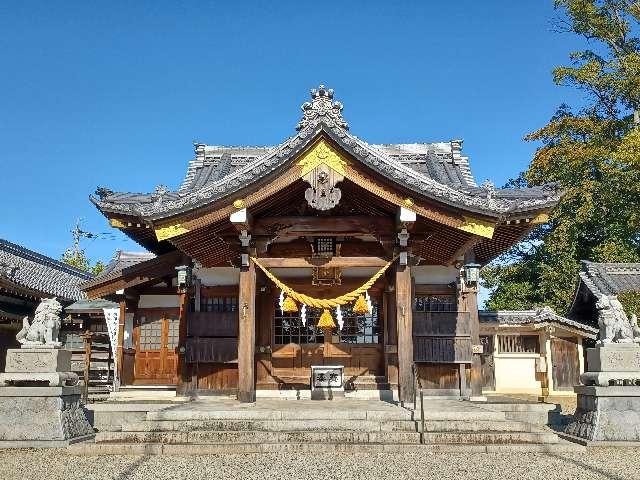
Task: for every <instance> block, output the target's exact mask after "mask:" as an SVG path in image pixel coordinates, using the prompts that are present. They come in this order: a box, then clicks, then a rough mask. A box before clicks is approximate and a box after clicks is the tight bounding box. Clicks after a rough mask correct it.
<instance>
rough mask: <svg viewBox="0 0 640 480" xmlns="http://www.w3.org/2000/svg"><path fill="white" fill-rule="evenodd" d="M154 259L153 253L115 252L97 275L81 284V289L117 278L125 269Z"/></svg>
mask: <svg viewBox="0 0 640 480" xmlns="http://www.w3.org/2000/svg"><path fill="white" fill-rule="evenodd" d="M155 257H156V256H155V255H154V254H153V253H149V252H123V251H121V250H117V251H116V253H115V255H114V256H113V258H112V259H111V260H110V261H109V263H108V264H107V265H106V267H104V270H102V272H100V274H99V275H97V276H95V277H93V278H92V279H90V280H89V281H87V282H84V283H83V284H82V288H84V289H87V288H89V287H91V286H92V285H97V284H100V283H102V282H105V281H107V280H110V279H112V278H117V277H118V276H120V274H121V273H122V270H124V269H125V268H127V267H131V266H132V265H137V264H138V263H141V262H146V261H147V260H151V259H152V258H155Z"/></svg>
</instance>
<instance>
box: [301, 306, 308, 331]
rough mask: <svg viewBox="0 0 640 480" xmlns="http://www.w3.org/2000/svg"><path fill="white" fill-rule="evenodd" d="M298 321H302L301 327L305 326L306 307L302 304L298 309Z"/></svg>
mask: <svg viewBox="0 0 640 480" xmlns="http://www.w3.org/2000/svg"><path fill="white" fill-rule="evenodd" d="M300 320H302V326H303V327H306V326H307V306H306V305H305V304H304V303H303V304H302V308H301V309H300Z"/></svg>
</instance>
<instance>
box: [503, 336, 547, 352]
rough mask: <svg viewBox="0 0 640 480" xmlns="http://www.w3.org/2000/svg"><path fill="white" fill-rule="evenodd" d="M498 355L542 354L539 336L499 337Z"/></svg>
mask: <svg viewBox="0 0 640 480" xmlns="http://www.w3.org/2000/svg"><path fill="white" fill-rule="evenodd" d="M498 353H540V341H539V338H538V336H537V335H498Z"/></svg>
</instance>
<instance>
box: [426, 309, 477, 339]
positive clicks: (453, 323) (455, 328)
mask: <svg viewBox="0 0 640 480" xmlns="http://www.w3.org/2000/svg"><path fill="white" fill-rule="evenodd" d="M469 318H470V317H469V312H418V311H415V310H414V312H413V335H414V336H424V335H432V336H437V335H444V336H468V335H470V333H471V332H470V327H469Z"/></svg>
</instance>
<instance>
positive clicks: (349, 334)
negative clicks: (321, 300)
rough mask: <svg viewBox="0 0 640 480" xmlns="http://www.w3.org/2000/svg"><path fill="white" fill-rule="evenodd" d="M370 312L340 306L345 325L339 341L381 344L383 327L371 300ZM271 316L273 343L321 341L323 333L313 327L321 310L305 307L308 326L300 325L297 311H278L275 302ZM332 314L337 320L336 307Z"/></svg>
mask: <svg viewBox="0 0 640 480" xmlns="http://www.w3.org/2000/svg"><path fill="white" fill-rule="evenodd" d="M372 307H373V309H372V311H371V313H368V314H366V315H355V314H354V313H353V312H352V311H351V307H350V306H349V305H345V306H342V307H341V309H342V319H343V321H344V325H343V327H342V329H341V330H339V331H338V332H337V333H338V336H339V339H340V340H339V341H340V343H356V344H375V343H382V327H381V325H380V318H379V315H378V310H379V308H378V303H377V301H375V300H373V299H372ZM275 308H276V312H275V316H274V325H273V333H274V343H275V344H277V345H286V344H288V343H297V344H308V343H323V342H324V332H323V331H322V330H321V329H318V328H316V327H315V325H316V324H317V323H318V320H319V318H320V315H321V314H322V309H316V308H307V325H306V326H304V325H302V320H301V318H300V312H293V313H288V312H281V311H280V307H279V306H278V305H276V307H275ZM331 315H332V316H333V318H334V321H335V322H336V323H337V319H336V313H335V310H331Z"/></svg>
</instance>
